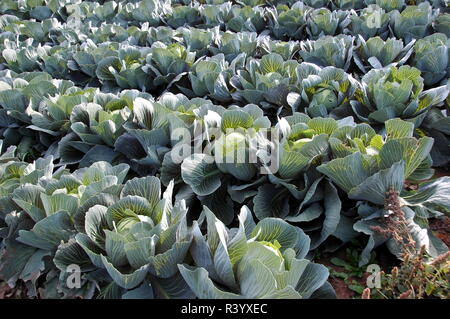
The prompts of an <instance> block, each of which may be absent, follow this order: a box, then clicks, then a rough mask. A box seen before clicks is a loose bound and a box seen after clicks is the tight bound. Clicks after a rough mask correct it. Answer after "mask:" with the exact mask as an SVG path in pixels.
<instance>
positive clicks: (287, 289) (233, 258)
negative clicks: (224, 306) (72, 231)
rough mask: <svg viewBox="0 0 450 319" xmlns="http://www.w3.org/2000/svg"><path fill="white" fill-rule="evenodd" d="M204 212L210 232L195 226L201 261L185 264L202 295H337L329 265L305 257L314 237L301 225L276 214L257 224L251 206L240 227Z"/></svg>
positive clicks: (197, 255) (197, 292)
mask: <svg viewBox="0 0 450 319" xmlns="http://www.w3.org/2000/svg"><path fill="white" fill-rule="evenodd" d="M204 212H205V215H206V223H207V237H206V238H205V237H203V236H202V234H201V232H200V229H199V225H198V224H197V223H194V226H193V227H194V229H193V233H194V239H193V242H194V244H193V245H192V247H191V255H192V257H193V260H194V263H195V265H194V266H190V265H180V266H179V268H180V272H181V274H182V276H183V278H184V279H185V280H186V282H187V284H188V285H189V287H190V288H191V289H192V291H193V292H194V293H195V295H196V296H197V297H198V298H200V299H215V298H220V299H236V298H252V299H265V298H270V299H280V298H283V299H286V298H288V299H299V298H303V299H306V298H311V297H314V294H319V292H321V291H327V292H328V294H326V296H327V297H333V294H334V292H332V290H331V291H330V290H328V289H327V288H326V287H327V286H328V284H327V283H326V279H327V277H328V270H327V269H326V268H325V267H324V266H322V265H318V264H315V263H312V262H310V261H309V260H307V259H305V256H306V254H307V252H308V248H309V238H308V236H306V235H305V234H304V233H303V231H302V230H301V229H299V228H297V227H294V226H291V225H289V224H288V223H286V222H284V221H283V220H281V219H276V218H268V219H265V220H264V221H261V222H259V223H258V224H256V225H255V223H254V221H253V219H252V217H251V212H250V210H249V209H248V208H247V207H246V206H244V207H243V208H242V209H241V213H240V215H239V228H238V229H227V228H226V227H225V225H224V224H223V223H221V222H220V221H219V220H217V218H216V217H215V216H214V214H213V213H212V212H211V211H210V210H208V209H207V208H204ZM275 229H276V230H277V231H276V232H277V233H275V232H274V230H275Z"/></svg>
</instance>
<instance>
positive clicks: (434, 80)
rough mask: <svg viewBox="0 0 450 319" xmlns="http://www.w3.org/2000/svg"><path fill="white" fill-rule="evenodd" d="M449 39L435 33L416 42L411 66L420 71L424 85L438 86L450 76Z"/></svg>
mask: <svg viewBox="0 0 450 319" xmlns="http://www.w3.org/2000/svg"><path fill="white" fill-rule="evenodd" d="M449 43H450V42H449V39H448V38H447V36H446V35H444V34H442V33H435V34H432V35H429V36H427V37H425V38H423V39H419V40H417V42H416V44H415V45H414V55H413V58H412V61H411V65H413V66H414V67H416V68H418V69H419V70H420V71H421V76H422V77H423V79H424V84H425V85H427V86H431V85H436V84H439V82H440V81H441V80H445V79H447V78H448V75H449V74H450V73H449V72H450V64H449Z"/></svg>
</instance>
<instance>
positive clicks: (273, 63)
mask: <svg viewBox="0 0 450 319" xmlns="http://www.w3.org/2000/svg"><path fill="white" fill-rule="evenodd" d="M297 65H298V62H297V61H295V60H287V61H284V60H283V57H282V56H281V55H279V54H277V53H271V54H267V55H264V56H263V57H262V58H261V59H259V60H257V59H250V60H249V61H248V62H247V63H246V65H245V69H243V70H237V71H236V74H235V75H234V76H233V77H232V78H231V80H230V83H231V85H232V86H233V87H234V88H235V89H236V92H234V93H233V94H232V96H233V99H234V100H237V101H245V102H247V103H254V104H261V105H263V107H264V108H271V107H281V106H283V105H286V96H287V94H288V93H289V91H290V90H291V89H293V88H294V84H295V82H296V80H297V77H296V72H295V70H296V68H297Z"/></svg>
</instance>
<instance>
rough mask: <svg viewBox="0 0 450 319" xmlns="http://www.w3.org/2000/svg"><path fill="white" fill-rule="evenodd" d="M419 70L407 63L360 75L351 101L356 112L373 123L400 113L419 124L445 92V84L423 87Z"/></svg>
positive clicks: (362, 118) (398, 115)
mask: <svg viewBox="0 0 450 319" xmlns="http://www.w3.org/2000/svg"><path fill="white" fill-rule="evenodd" d="M420 74H421V73H420V71H419V70H418V69H416V68H414V67H410V66H408V65H403V66H401V67H399V68H397V67H391V68H386V69H373V70H371V71H369V72H368V73H367V74H366V75H364V77H363V78H362V83H361V84H362V86H361V88H360V89H359V90H358V91H357V94H356V95H355V96H356V99H355V100H353V101H351V104H352V109H353V111H354V112H355V115H356V116H357V117H358V118H359V119H360V120H362V121H367V122H373V123H384V122H385V121H387V120H389V119H392V118H395V117H400V118H402V119H405V120H408V121H411V122H413V123H414V124H415V125H416V127H419V126H420V123H421V122H422V120H423V118H424V117H425V116H426V112H427V111H428V109H429V108H430V107H432V106H433V105H437V104H440V103H441V102H442V101H444V100H445V98H446V97H447V96H448V87H447V86H440V87H436V88H433V89H430V90H426V91H423V87H424V84H423V78H422V77H421V76H420Z"/></svg>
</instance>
